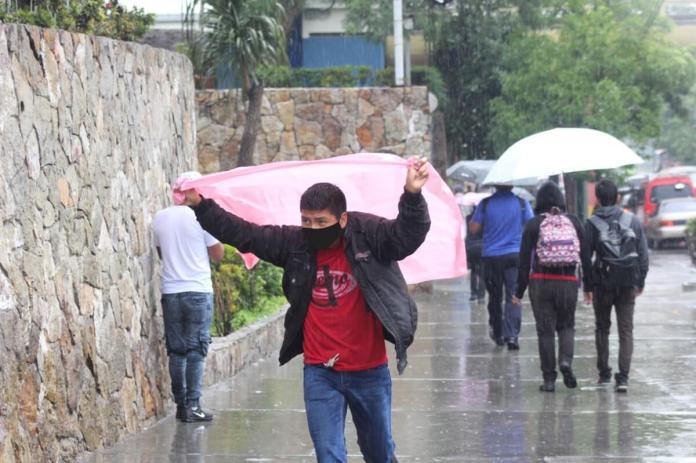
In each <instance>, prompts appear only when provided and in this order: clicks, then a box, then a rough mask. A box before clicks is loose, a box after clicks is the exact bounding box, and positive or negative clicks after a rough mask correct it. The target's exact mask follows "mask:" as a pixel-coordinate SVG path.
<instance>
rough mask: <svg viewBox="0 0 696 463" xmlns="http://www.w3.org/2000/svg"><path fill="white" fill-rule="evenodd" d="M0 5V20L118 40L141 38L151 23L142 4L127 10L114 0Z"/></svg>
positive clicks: (38, 0) (47, 0)
mask: <svg viewBox="0 0 696 463" xmlns="http://www.w3.org/2000/svg"><path fill="white" fill-rule="evenodd" d="M12 4H13V2H9V5H10V6H7V4H2V5H0V21H1V22H3V23H19V24H31V25H34V26H39V27H49V28H57V29H63V30H66V31H70V32H80V33H84V34H91V35H100V36H103V37H110V38H113V39H118V40H127V41H135V40H139V39H141V38H142V37H143V36H144V35H145V33H147V31H148V30H149V28H150V26H152V25H153V24H154V23H155V15H154V14H145V12H144V11H143V9H142V8H137V7H134V8H132V9H131V10H130V11H129V10H127V9H126V8H124V7H123V6H121V5H119V3H118V0H112V1H111V2H108V3H105V2H103V1H102V0H71V1H70V3H69V5H68V6H66V4H65V1H64V0H43V1H42V0H35V1H33V2H32V5H31V6H27V5H24V3H23V2H19V5H20V6H19V7H17V6H16V5H17V4H15V6H11V5H12Z"/></svg>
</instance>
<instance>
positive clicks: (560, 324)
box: [529, 280, 578, 381]
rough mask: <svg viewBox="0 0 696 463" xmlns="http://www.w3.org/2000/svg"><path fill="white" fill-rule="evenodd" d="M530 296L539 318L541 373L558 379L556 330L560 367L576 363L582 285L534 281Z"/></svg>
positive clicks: (552, 378) (551, 379) (548, 377)
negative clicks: (576, 338) (576, 311)
mask: <svg viewBox="0 0 696 463" xmlns="http://www.w3.org/2000/svg"><path fill="white" fill-rule="evenodd" d="M529 298H530V300H531V302H532V310H533V311H534V320H535V321H536V331H537V338H538V340H539V359H540V360H541V372H542V374H543V376H544V381H555V380H556V346H555V341H556V335H555V333H558V364H559V366H562V365H567V366H568V367H571V366H572V364H573V350H574V346H575V309H576V307H577V303H578V284H577V282H575V281H556V280H532V281H530V282H529Z"/></svg>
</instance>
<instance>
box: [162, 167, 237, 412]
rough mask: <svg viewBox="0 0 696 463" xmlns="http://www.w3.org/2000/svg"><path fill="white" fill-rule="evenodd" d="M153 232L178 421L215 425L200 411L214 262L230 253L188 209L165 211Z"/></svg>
mask: <svg viewBox="0 0 696 463" xmlns="http://www.w3.org/2000/svg"><path fill="white" fill-rule="evenodd" d="M197 177H200V174H198V173H197V172H186V173H184V174H182V175H181V176H180V177H179V179H178V180H177V183H179V182H180V181H182V180H183V179H193V178H197ZM152 228H153V231H154V238H155V245H156V246H157V253H158V254H159V256H160V259H162V275H161V286H162V299H161V301H162V312H163V314H164V335H165V342H166V346H167V355H168V357H169V376H170V378H171V383H172V394H173V395H174V402H176V418H177V419H178V420H180V421H184V422H195V421H210V420H212V419H213V415H212V414H210V413H208V412H205V411H203V409H201V407H200V397H201V385H202V382H203V370H204V367H205V357H206V355H207V354H208V346H209V344H210V323H211V320H212V312H213V284H212V280H211V276H210V261H213V262H215V263H218V262H220V261H221V260H222V258H223V256H224V253H225V249H224V247H223V245H222V244H221V243H220V242H219V241H218V240H217V239H215V238H213V237H212V236H211V235H210V234H209V233H207V232H205V231H204V230H203V229H202V228H201V226H200V224H199V223H198V222H197V221H196V215H195V214H194V213H193V211H192V210H191V208H189V207H186V206H171V207H168V208H166V209H162V210H160V211H159V212H157V213H156V214H155V218H154V220H153V223H152Z"/></svg>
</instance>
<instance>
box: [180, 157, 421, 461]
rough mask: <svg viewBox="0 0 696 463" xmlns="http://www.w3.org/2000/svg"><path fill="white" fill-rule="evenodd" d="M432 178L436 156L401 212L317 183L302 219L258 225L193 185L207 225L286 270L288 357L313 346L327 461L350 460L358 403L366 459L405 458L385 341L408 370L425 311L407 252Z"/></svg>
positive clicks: (413, 172) (303, 204)
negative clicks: (385, 212) (370, 210)
mask: <svg viewBox="0 0 696 463" xmlns="http://www.w3.org/2000/svg"><path fill="white" fill-rule="evenodd" d="M427 180H428V165H427V162H425V161H421V160H413V162H412V164H411V165H410V167H409V168H408V171H407V174H406V183H405V186H404V190H405V191H404V193H403V194H402V195H401V198H400V200H399V213H398V216H397V218H396V219H394V220H387V219H385V218H381V217H377V216H374V215H371V214H366V213H360V212H347V211H346V198H345V196H344V194H343V192H342V191H341V190H340V189H339V188H338V187H336V186H335V185H332V184H329V183H318V184H315V185H313V186H311V187H310V188H309V189H307V191H305V192H304V193H303V194H302V197H301V198H300V207H299V209H300V215H301V223H302V226H301V227H297V226H271V225H267V226H259V225H255V224H253V223H250V222H247V221H245V220H243V219H241V218H240V217H237V216H235V215H233V214H230V213H229V212H226V211H224V210H222V209H221V208H220V206H218V205H217V204H216V203H215V201H213V200H211V199H204V198H202V197H201V196H200V195H199V194H198V193H196V192H195V191H193V190H188V191H186V192H184V193H185V195H186V204H188V205H190V206H192V208H193V210H194V212H195V213H196V218H197V219H198V221H199V222H200V223H201V225H202V227H203V228H204V229H205V230H206V231H208V232H209V233H210V234H212V235H213V236H215V237H217V238H218V239H219V240H220V241H222V242H224V243H228V244H231V245H232V246H235V247H236V248H237V249H238V250H239V251H241V252H251V253H254V254H255V255H256V256H258V257H259V258H261V259H263V260H266V261H268V262H270V263H272V264H274V265H277V266H280V267H282V268H283V269H284V273H283V291H284V293H285V296H286V298H287V299H288V302H289V303H290V308H289V309H288V312H287V314H286V316H285V335H284V338H283V344H282V347H281V349H280V358H279V360H280V364H281V365H282V364H284V363H286V362H288V361H289V360H290V359H291V358H293V357H295V356H296V355H298V354H300V353H303V354H304V364H305V366H304V398H305V408H306V412H307V422H308V426H309V432H310V435H311V437H312V441H313V443H314V448H315V451H316V455H317V459H318V461H319V462H345V461H347V454H346V446H345V437H344V427H345V418H346V411H347V409H348V408H350V411H351V414H352V417H353V422H354V423H355V427H356V431H357V435H358V444H359V446H360V450H361V452H362V454H363V456H364V458H365V459H366V461H371V462H383V463H389V462H392V461H396V457H395V456H394V448H395V445H394V441H393V439H392V432H391V377H390V374H389V369H388V368H387V355H386V350H385V343H384V341H385V339H386V340H388V341H391V342H393V343H394V344H395V348H396V357H397V370H398V372H399V374H401V373H402V372H403V370H404V368H405V367H406V363H407V361H406V349H407V348H408V346H409V345H410V344H411V343H412V342H413V338H414V334H415V330H416V322H417V312H416V305H415V303H414V301H413V299H412V298H411V297H410V296H409V294H408V290H407V286H406V282H405V280H404V278H403V276H402V274H401V271H400V270H399V267H398V264H397V261H399V260H401V259H403V258H405V257H407V256H408V255H410V254H412V253H413V252H415V251H416V250H417V249H418V247H419V246H420V245H421V244H422V243H423V241H424V240H425V237H426V234H427V233H428V230H429V229H430V217H429V215H428V207H427V204H426V202H425V200H424V198H423V195H422V193H421V188H422V187H423V185H425V183H426V181H427Z"/></svg>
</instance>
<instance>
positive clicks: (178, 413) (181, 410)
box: [176, 405, 186, 421]
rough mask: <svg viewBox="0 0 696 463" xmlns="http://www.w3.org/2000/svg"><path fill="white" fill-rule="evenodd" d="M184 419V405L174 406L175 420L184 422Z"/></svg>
mask: <svg viewBox="0 0 696 463" xmlns="http://www.w3.org/2000/svg"><path fill="white" fill-rule="evenodd" d="M184 418H186V407H185V406H184V405H177V406H176V419H177V420H179V421H184Z"/></svg>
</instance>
